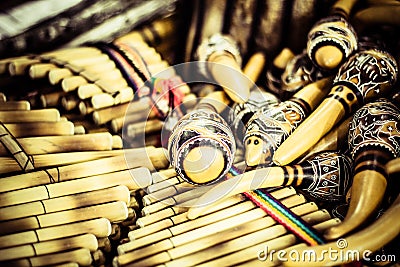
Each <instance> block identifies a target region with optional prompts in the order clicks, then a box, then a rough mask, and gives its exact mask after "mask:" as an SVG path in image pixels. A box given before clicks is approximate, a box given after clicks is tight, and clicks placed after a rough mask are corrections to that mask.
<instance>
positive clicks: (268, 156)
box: [243, 78, 331, 166]
mask: <svg viewBox="0 0 400 267" xmlns="http://www.w3.org/2000/svg"><path fill="white" fill-rule="evenodd" d="M330 81H331V79H330V78H324V79H321V80H319V81H317V82H315V83H312V84H309V85H307V86H305V87H304V88H303V89H301V90H300V91H299V92H297V93H296V94H295V95H294V96H293V97H292V98H290V99H289V100H286V101H284V102H282V103H279V104H276V105H274V106H273V107H270V106H266V107H264V108H262V109H261V110H259V111H258V112H257V113H255V114H254V115H253V116H252V117H251V118H250V120H249V121H248V123H247V125H246V133H245V136H244V141H243V143H244V146H245V160H246V164H247V165H248V166H257V165H259V164H263V165H272V156H273V155H274V152H275V150H276V149H277V148H278V147H279V145H280V144H281V143H282V142H283V141H284V140H285V139H286V138H287V137H288V136H289V134H290V133H291V132H292V131H293V130H294V129H295V128H296V127H297V126H298V125H299V124H300V123H301V122H302V121H303V120H304V119H305V117H306V116H307V115H308V114H310V113H311V111H312V110H313V109H314V108H315V107H316V106H317V105H318V104H319V103H320V101H321V100H322V99H323V97H325V95H326V94H327V90H326V88H327V86H329V85H330Z"/></svg>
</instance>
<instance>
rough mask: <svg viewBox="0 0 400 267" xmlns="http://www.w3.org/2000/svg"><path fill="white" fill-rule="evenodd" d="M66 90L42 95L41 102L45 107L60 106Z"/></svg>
mask: <svg viewBox="0 0 400 267" xmlns="http://www.w3.org/2000/svg"><path fill="white" fill-rule="evenodd" d="M63 96H65V92H63V91H56V92H51V93H47V94H42V95H40V97H39V98H40V104H41V106H42V107H43V108H50V107H59V106H60V103H61V99H62V97H63Z"/></svg>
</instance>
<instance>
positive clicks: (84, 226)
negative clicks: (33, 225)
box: [0, 218, 111, 248]
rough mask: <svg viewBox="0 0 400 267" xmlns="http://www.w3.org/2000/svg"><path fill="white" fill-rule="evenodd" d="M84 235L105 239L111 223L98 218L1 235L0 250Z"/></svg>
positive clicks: (108, 233)
mask: <svg viewBox="0 0 400 267" xmlns="http://www.w3.org/2000/svg"><path fill="white" fill-rule="evenodd" d="M86 233H90V234H93V235H95V236H96V237H107V236H109V235H110V234H111V223H110V221H109V220H107V219H104V218H100V219H94V220H90V221H83V222H77V223H71V224H63V225H57V226H51V227H46V228H42V229H37V230H32V231H26V232H20V233H15V234H10V235H3V236H0V240H1V242H0V248H7V247H14V246H19V245H25V244H31V243H36V242H42V241H48V240H53V239H58V238H64V237H69V236H75V235H79V234H86Z"/></svg>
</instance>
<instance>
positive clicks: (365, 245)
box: [282, 196, 400, 266]
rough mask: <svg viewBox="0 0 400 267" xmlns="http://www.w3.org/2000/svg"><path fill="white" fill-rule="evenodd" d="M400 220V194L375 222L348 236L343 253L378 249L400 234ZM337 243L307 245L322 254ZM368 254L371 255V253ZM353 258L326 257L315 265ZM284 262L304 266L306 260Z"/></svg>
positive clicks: (331, 264) (345, 261) (333, 263)
mask: <svg viewBox="0 0 400 267" xmlns="http://www.w3.org/2000/svg"><path fill="white" fill-rule="evenodd" d="M399 220H400V196H398V197H397V198H396V200H395V201H394V202H393V204H392V205H391V206H390V208H389V209H388V210H387V211H386V212H384V213H383V215H382V216H381V217H380V218H379V219H377V220H375V222H373V223H372V224H370V225H369V226H368V227H366V228H364V229H363V230H361V231H358V232H356V233H353V234H351V235H348V236H347V237H346V245H347V246H346V248H344V249H343V253H348V252H351V251H357V252H358V253H360V254H359V255H363V253H365V252H368V251H377V250H378V249H380V248H382V247H383V246H384V245H386V244H388V243H389V242H390V241H391V240H393V239H394V238H395V237H396V236H398V235H399V234H400V228H399V227H398V223H397V222H398V221H399ZM337 245H338V244H337V242H331V243H328V244H324V245H319V246H314V247H307V248H306V249H308V250H310V251H312V253H315V255H322V254H321V253H322V251H327V250H329V249H337V248H338V246H337ZM298 252H299V253H300V255H302V254H301V253H303V252H304V249H299V251H298ZM353 255H354V254H353ZM364 255H365V254H364ZM367 256H369V253H368V255H367ZM351 260H352V259H351V257H341V258H339V259H336V260H335V261H332V260H331V259H329V257H324V258H323V259H322V260H321V261H318V262H316V263H315V266H334V265H337V264H345V263H348V262H349V261H351ZM282 264H283V265H284V266H304V261H302V260H299V261H293V260H291V259H289V260H288V261H286V262H282Z"/></svg>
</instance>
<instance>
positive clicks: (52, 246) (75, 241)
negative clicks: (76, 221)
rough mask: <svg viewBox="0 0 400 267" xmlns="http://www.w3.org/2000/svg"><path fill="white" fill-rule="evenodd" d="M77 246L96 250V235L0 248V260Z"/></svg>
mask: <svg viewBox="0 0 400 267" xmlns="http://www.w3.org/2000/svg"><path fill="white" fill-rule="evenodd" d="M78 248H86V249H88V250H89V251H90V252H94V251H96V250H97V248H98V243H97V239H96V237H95V236H94V235H93V234H82V235H78V236H72V237H66V238H62V239H56V240H50V241H43V242H38V243H32V244H28V245H22V246H17V247H10V248H5V249H0V261H6V260H15V259H22V258H30V257H35V256H42V255H46V254H50V253H58V252H62V251H66V250H69V249H78Z"/></svg>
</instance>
